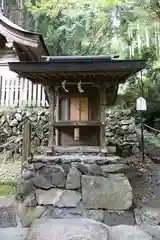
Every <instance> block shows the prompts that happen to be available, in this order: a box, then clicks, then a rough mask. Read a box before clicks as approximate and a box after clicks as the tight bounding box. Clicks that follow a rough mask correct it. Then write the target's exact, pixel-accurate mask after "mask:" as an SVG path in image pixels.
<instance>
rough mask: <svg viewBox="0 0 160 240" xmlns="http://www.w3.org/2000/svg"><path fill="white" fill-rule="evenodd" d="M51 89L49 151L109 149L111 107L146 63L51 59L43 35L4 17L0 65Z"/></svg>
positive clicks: (0, 23) (0, 20)
mask: <svg viewBox="0 0 160 240" xmlns="http://www.w3.org/2000/svg"><path fill="white" fill-rule="evenodd" d="M4 62H6V63H7V62H8V65H9V68H10V70H11V71H13V72H16V73H17V74H18V75H19V76H20V77H23V78H27V79H29V80H31V81H32V82H33V83H35V84H37V83H41V84H42V85H44V86H45V87H46V88H45V89H46V91H45V92H46V97H47V100H48V101H49V105H50V134H49V147H51V148H52V149H54V147H55V146H60V147H66V148H69V147H74V146H75V147H76V146H83V147H84V146H86V147H87V146H97V147H98V149H104V148H105V108H107V106H110V105H113V104H114V102H115V99H116V96H117V91H118V86H119V84H120V83H123V82H125V81H126V80H127V78H128V77H130V76H132V75H133V74H135V73H137V72H138V71H140V70H141V69H143V68H144V67H145V61H143V60H116V58H114V57H113V58H112V57H109V56H57V57H55V56H54V57H52V56H49V53H48V50H47V48H46V46H45V43H44V40H43V37H42V35H41V34H38V33H33V32H29V31H26V30H24V29H23V28H21V27H19V26H17V25H15V24H14V23H13V22H11V21H10V20H9V19H7V18H6V17H5V16H4V15H3V14H2V13H0V65H1V63H4Z"/></svg>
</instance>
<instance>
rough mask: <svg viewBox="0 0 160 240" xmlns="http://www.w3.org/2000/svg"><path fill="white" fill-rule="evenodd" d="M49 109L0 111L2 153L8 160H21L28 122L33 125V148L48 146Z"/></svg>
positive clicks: (34, 150)
mask: <svg viewBox="0 0 160 240" xmlns="http://www.w3.org/2000/svg"><path fill="white" fill-rule="evenodd" d="M48 116H49V111H48V109H41V108H38V109H11V110H7V111H6V110H4V111H3V110H1V111H0V153H1V154H5V156H6V160H10V159H12V158H19V157H20V156H21V152H22V144H23V129H24V124H25V122H26V121H27V120H30V122H31V124H32V136H31V140H32V142H31V147H32V153H33V154H34V153H35V152H36V150H37V147H39V146H47V145H48V129H49V126H48V125H49V123H48Z"/></svg>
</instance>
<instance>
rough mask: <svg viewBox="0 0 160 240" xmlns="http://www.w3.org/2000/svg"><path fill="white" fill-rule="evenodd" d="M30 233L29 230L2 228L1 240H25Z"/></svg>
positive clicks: (0, 231) (0, 230)
mask: <svg viewBox="0 0 160 240" xmlns="http://www.w3.org/2000/svg"><path fill="white" fill-rule="evenodd" d="M27 232H28V228H19V227H17V228H15V227H11V228H1V229H0V239H1V240H25V238H26V235H27Z"/></svg>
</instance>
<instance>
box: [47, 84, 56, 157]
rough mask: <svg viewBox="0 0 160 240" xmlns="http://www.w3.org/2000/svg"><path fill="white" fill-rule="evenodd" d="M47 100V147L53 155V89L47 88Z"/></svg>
mask: <svg viewBox="0 0 160 240" xmlns="http://www.w3.org/2000/svg"><path fill="white" fill-rule="evenodd" d="M47 92H48V99H49V136H48V147H49V148H50V149H51V150H52V154H53V155H54V153H55V151H54V144H55V141H54V138H55V130H54V122H55V114H54V112H55V92H54V89H53V88H51V87H50V88H48V91H47Z"/></svg>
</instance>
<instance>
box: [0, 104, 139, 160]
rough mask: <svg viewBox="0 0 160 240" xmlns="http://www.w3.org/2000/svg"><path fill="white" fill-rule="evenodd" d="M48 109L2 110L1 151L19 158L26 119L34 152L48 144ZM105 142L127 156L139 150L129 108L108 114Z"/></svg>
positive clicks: (0, 114) (0, 123)
mask: <svg viewBox="0 0 160 240" xmlns="http://www.w3.org/2000/svg"><path fill="white" fill-rule="evenodd" d="M48 116H49V111H48V109H43V108H36V109H12V110H8V111H6V110H5V111H2V110H1V111H0V152H1V154H3V153H5V155H6V159H11V158H13V157H15V158H19V157H20V156H21V151H22V142H23V128H24V123H25V122H26V120H28V119H29V120H30V122H31V124H32V137H31V140H32V142H31V146H32V153H33V154H35V153H36V152H37V151H38V147H41V146H42V147H43V146H44V147H45V146H47V145H48V130H49V123H48ZM106 145H108V146H112V147H117V155H120V156H126V155H131V154H132V153H135V152H136V151H138V148H137V147H138V146H139V143H138V141H137V137H136V132H135V120H134V118H132V117H130V111H129V110H127V111H111V112H109V113H107V114H106Z"/></svg>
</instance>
